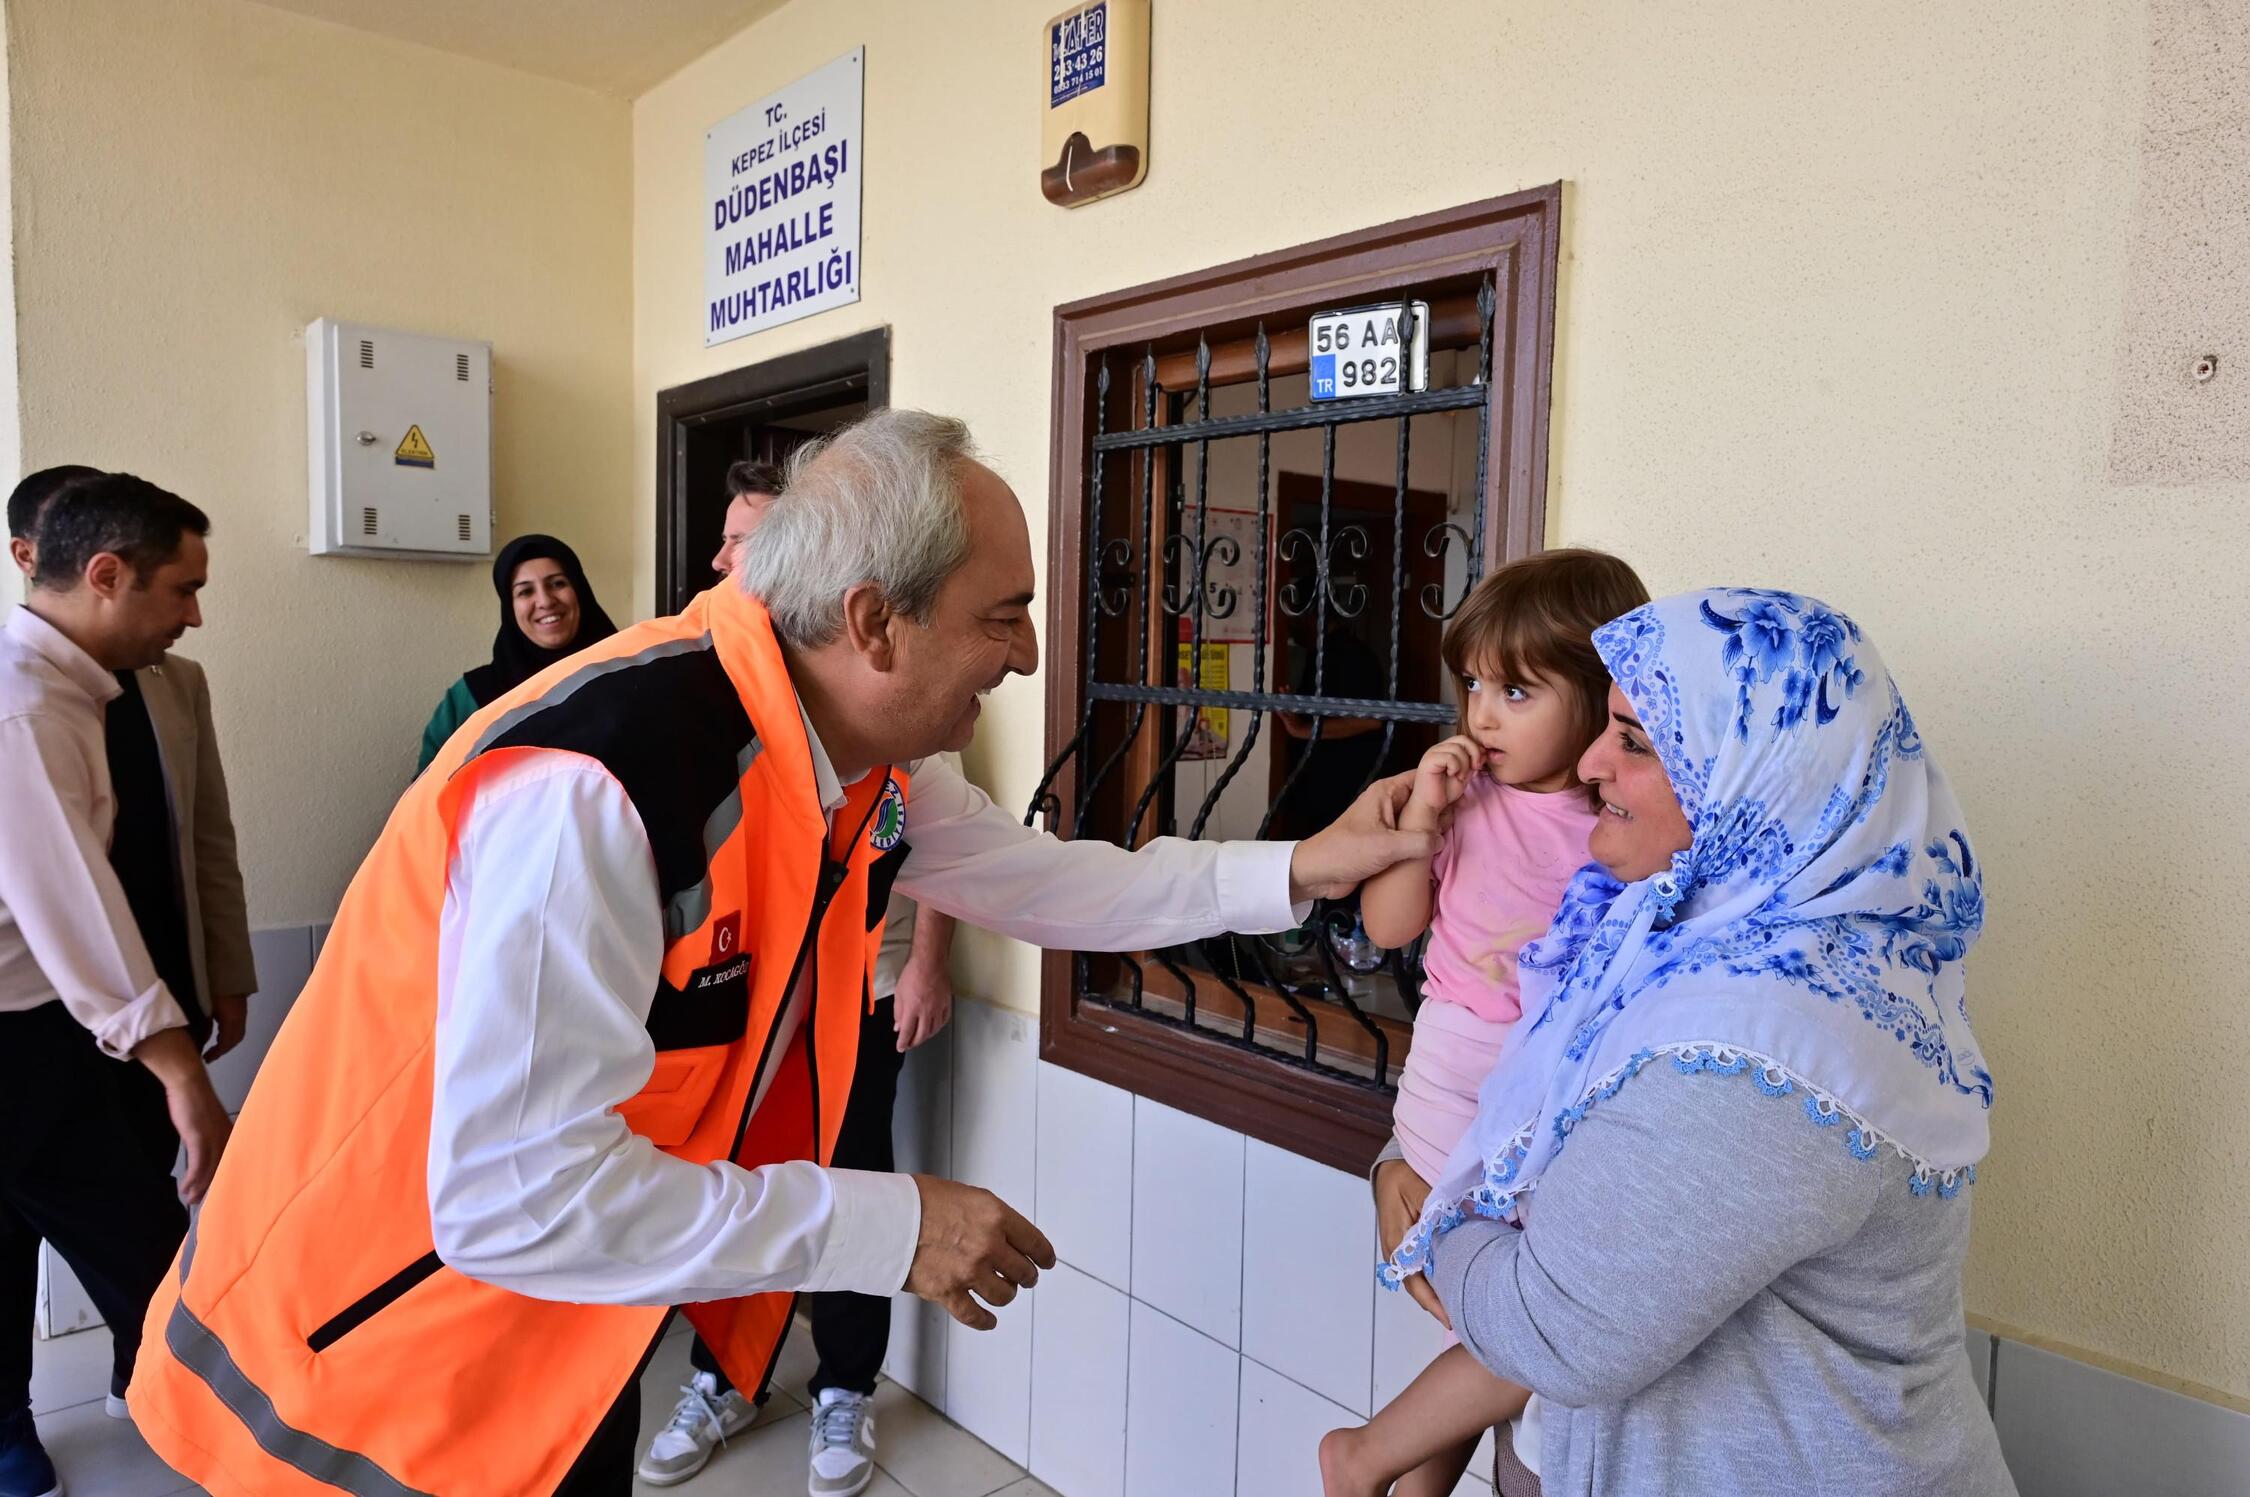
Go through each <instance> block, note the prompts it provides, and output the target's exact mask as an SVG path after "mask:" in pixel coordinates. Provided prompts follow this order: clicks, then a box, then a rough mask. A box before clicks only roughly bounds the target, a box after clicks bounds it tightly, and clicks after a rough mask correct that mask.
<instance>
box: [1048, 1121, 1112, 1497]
mask: <svg viewBox="0 0 2250 1497" xmlns="http://www.w3.org/2000/svg"><path fill="white" fill-rule="evenodd" d="M1041 1143H1042V1147H1044V1143H1045V1140H1044V1139H1042V1141H1041ZM1131 1323H1132V1304H1131V1302H1130V1301H1129V1300H1127V1299H1126V1298H1125V1296H1124V1295H1122V1294H1120V1293H1119V1292H1118V1291H1117V1290H1115V1289H1112V1288H1111V1287H1110V1286H1109V1285H1107V1284H1104V1283H1102V1282H1101V1281H1100V1280H1099V1279H1095V1278H1091V1277H1089V1276H1088V1275H1086V1274H1082V1273H1080V1272H1079V1271H1078V1270H1076V1269H1074V1268H1072V1267H1070V1266H1069V1265H1067V1264H1059V1265H1057V1266H1056V1267H1055V1269H1054V1270H1053V1271H1052V1272H1051V1273H1047V1274H1043V1275H1041V1276H1040V1279H1039V1314H1038V1316H1037V1317H1036V1318H1035V1319H1034V1320H1033V1322H1032V1327H1031V1460H1030V1463H1029V1464H1030V1466H1031V1474H1032V1475H1034V1476H1036V1477H1038V1478H1039V1479H1040V1480H1041V1481H1044V1482H1046V1483H1047V1484H1048V1485H1049V1486H1051V1487H1053V1488H1054V1489H1055V1490H1056V1491H1058V1492H1060V1493H1062V1494H1063V1497H1123V1493H1124V1491H1125V1369H1126V1344H1127V1337H1128V1336H1129V1334H1130V1328H1131Z"/></svg>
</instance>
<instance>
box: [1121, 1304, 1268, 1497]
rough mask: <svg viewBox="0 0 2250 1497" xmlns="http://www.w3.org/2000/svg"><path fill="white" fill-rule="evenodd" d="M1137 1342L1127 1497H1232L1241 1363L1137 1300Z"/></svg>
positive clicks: (1132, 1360) (1130, 1382)
mask: <svg viewBox="0 0 2250 1497" xmlns="http://www.w3.org/2000/svg"><path fill="white" fill-rule="evenodd" d="M1132 1337H1133V1342H1132V1349H1131V1351H1130V1353H1129V1354H1128V1362H1129V1367H1128V1370H1127V1378H1126V1398H1125V1405H1126V1407H1125V1491H1126V1497H1227V1494H1230V1493H1232V1492H1233V1491H1234V1475H1235V1436H1236V1430H1237V1426H1236V1414H1237V1411H1238V1408H1239V1404H1238V1400H1239V1398H1240V1395H1241V1377H1242V1372H1241V1363H1242V1358H1241V1357H1240V1356H1238V1355H1237V1354H1236V1353H1235V1352H1233V1351H1232V1350H1230V1349H1229V1348H1227V1347H1224V1346H1221V1345H1220V1344H1219V1343H1218V1342H1216V1341H1213V1340H1212V1339H1211V1338H1210V1337H1208V1336H1205V1335H1202V1334H1199V1333H1198V1332H1196V1331H1193V1330H1190V1329H1189V1328H1188V1327H1187V1326H1184V1325H1182V1324H1180V1322H1178V1321H1176V1320H1174V1319H1172V1318H1171V1317H1170V1316H1168V1315H1165V1314H1163V1313H1162V1312H1160V1311H1157V1310H1153V1309H1151V1308H1149V1307H1148V1306H1147V1305H1144V1304H1141V1303H1139V1302H1137V1301H1136V1302H1135V1303H1134V1305H1133V1332H1132Z"/></svg>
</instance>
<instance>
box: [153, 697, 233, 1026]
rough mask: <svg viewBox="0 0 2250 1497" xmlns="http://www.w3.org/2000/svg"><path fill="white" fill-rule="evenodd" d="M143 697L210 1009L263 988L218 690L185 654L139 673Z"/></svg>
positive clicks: (192, 950) (198, 972)
mask: <svg viewBox="0 0 2250 1497" xmlns="http://www.w3.org/2000/svg"><path fill="white" fill-rule="evenodd" d="M138 674H139V677H140V683H141V699H142V700H143V701H145V702H146V703H147V704H148V717H149V722H150V724H151V725H153V726H154V727H155V729H156V744H157V749H158V752H160V753H161V754H162V755H163V757H164V778H165V780H166V781H167V782H168V786H169V789H170V791H171V797H172V824H173V826H174V827H175V828H177V830H178V833H179V847H180V888H181V890H182V891H183V893H184V894H185V896H186V900H187V929H188V953H189V956H190V958H191V959H192V960H193V962H194V964H195V985H196V990H197V992H198V993H199V994H200V995H201V996H202V1000H203V1004H204V1006H205V1007H206V1008H208V1007H209V1005H210V1002H211V1000H212V999H213V998H214V997H221V996H229V997H231V996H237V995H247V994H250V993H255V992H256V991H257V990H258V969H257V966H256V964H255V963H254V962H253V961H252V959H251V955H250V912H249V907H248V905H247V904H245V903H244V900H243V896H242V867H241V865H240V864H239V863H237V862H236V861H235V852H234V815H233V813H232V812H231V811H230V810H229V809H228V805H227V776H226V771H225V770H224V769H222V768H221V767H220V765H219V737H218V731H217V729H216V728H215V727H214V726H213V725H212V721H211V688H210V684H209V683H208V682H207V681H206V680H205V679H204V676H203V667H202V666H200V665H197V664H196V663H195V662H194V661H192V660H189V659H187V658H186V657H185V656H182V655H167V656H165V657H164V663H163V664H161V665H154V666H150V667H149V668H148V669H147V670H144V671H141V672H139V673H138Z"/></svg>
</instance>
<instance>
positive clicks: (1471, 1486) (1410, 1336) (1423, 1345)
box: [1373, 1289, 1493, 1497]
mask: <svg viewBox="0 0 2250 1497" xmlns="http://www.w3.org/2000/svg"><path fill="white" fill-rule="evenodd" d="M1443 1350H1445V1327H1443V1326H1441V1325H1439V1324H1438V1323H1437V1322H1436V1321H1434V1320H1432V1319H1431V1318H1430V1316H1429V1312H1428V1311H1426V1310H1424V1309H1423V1308H1422V1307H1421V1306H1420V1305H1417V1304H1416V1303H1414V1301H1413V1300H1411V1299H1409V1298H1408V1297H1407V1296H1406V1295H1404V1294H1393V1293H1392V1292H1391V1291H1389V1290H1388V1289H1377V1290H1376V1291H1375V1397H1374V1403H1373V1407H1375V1408H1378V1409H1379V1408H1381V1407H1382V1406H1383V1405H1384V1404H1387V1403H1389V1402H1390V1401H1391V1400H1392V1399H1394V1398H1396V1397H1398V1395H1399V1394H1400V1393H1401V1392H1402V1391H1404V1390H1405V1388H1406V1385H1407V1384H1408V1383H1411V1382H1413V1381H1414V1379H1415V1378H1417V1377H1419V1376H1421V1374H1422V1369H1423V1368H1425V1367H1427V1366H1429V1365H1430V1362H1431V1360H1432V1359H1434V1358H1435V1357H1436V1356H1437V1354H1438V1353H1439V1352H1441V1351H1443ZM1492 1441H1493V1437H1492V1435H1491V1434H1489V1433H1488V1434H1487V1435H1485V1437H1484V1438H1483V1439H1482V1440H1480V1441H1479V1442H1478V1443H1477V1453H1476V1454H1475V1455H1474V1456H1472V1457H1470V1460H1469V1469H1468V1471H1467V1472H1466V1474H1464V1475H1463V1476H1462V1478H1461V1484H1460V1485H1459V1486H1458V1487H1456V1488H1454V1497H1484V1494H1487V1493H1489V1492H1490V1491H1491V1490H1492Z"/></svg>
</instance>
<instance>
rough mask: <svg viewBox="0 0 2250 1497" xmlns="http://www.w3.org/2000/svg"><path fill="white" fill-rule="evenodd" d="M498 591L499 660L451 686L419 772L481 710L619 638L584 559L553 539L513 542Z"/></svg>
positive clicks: (497, 572) (498, 573) (496, 563)
mask: <svg viewBox="0 0 2250 1497" xmlns="http://www.w3.org/2000/svg"><path fill="white" fill-rule="evenodd" d="M492 590H493V591H494V592H496V593H498V594H499V595H500V630H499V632H498V633H496V634H494V635H493V636H492V658H491V659H490V660H488V661H486V662H485V663H484V664H483V665H480V666H477V667H475V668H474V669H473V670H470V671H469V672H468V673H467V674H465V675H463V676H462V677H461V679H459V680H458V681H455V682H454V683H453V685H452V686H450V687H448V688H447V690H446V693H445V699H444V700H443V701H441V702H439V703H438V707H437V711H435V712H433V713H431V714H430V725H429V726H428V727H426V728H424V729H423V730H422V756H421V759H420V760H419V762H417V763H416V764H415V766H414V772H415V773H416V774H420V773H421V772H422V771H423V770H425V769H427V768H429V765H430V761H431V760H432V759H434V758H436V757H437V751H438V750H439V749H441V748H443V747H445V740H446V739H448V738H451V737H452V736H453V730H454V729H456V728H458V727H460V726H461V724H463V723H465V722H467V721H468V720H469V718H470V717H471V716H472V715H473V714H474V713H475V712H476V710H477V709H478V708H479V707H482V706H484V705H486V704H487V703H489V702H493V701H496V700H498V699H499V698H500V697H502V696H504V695H506V694H507V693H508V692H510V691H512V690H514V689H515V688H516V687H517V686H519V685H521V684H522V683H523V682H525V681H528V680H530V679H531V678H532V677H533V676H535V675H537V674H539V672H541V671H543V670H545V669H546V668H547V667H548V666H550V665H553V664H554V663H555V662H556V661H558V660H560V659H562V658H563V657H564V656H566V655H569V654H572V653H573V652H575V651H578V650H583V649H585V648H586V647H587V646H588V645H591V644H595V643H598V642H599V641H601V640H605V639H607V638H609V637H610V636H611V635H612V634H615V633H616V632H617V626H616V625H615V624H612V623H611V622H610V621H609V615H608V614H606V613H604V612H602V605H601V604H600V603H599V602H597V601H595V598H594V589H593V588H592V587H591V586H589V585H588V584H587V581H586V570H585V568H583V567H581V566H580V565H579V564H578V553H577V552H575V551H573V550H571V549H570V547H568V546H566V545H564V544H563V543H562V542H561V541H558V540H556V539H555V538H554V537H553V536H551V535H519V536H517V537H516V538H515V539H514V540H512V541H510V542H508V544H507V545H506V546H505V547H504V548H502V550H501V552H500V554H499V556H498V557H496V558H494V560H493V563H492Z"/></svg>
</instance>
